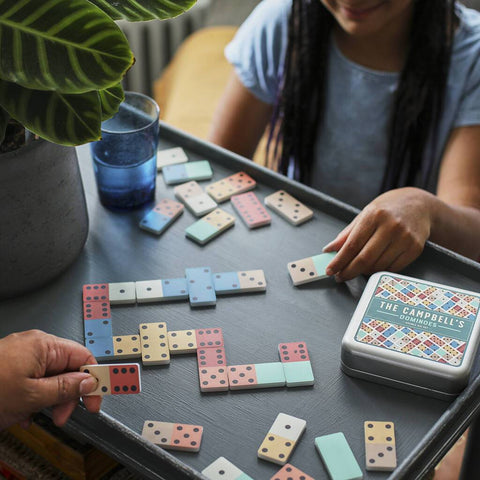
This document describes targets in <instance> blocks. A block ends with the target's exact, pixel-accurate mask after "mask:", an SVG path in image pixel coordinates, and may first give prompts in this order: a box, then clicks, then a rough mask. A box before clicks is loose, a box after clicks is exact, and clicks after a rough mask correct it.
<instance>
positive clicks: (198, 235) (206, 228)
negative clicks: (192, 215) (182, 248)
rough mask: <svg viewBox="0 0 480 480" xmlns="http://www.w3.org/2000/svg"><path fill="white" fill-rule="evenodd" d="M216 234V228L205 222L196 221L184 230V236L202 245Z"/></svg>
mask: <svg viewBox="0 0 480 480" xmlns="http://www.w3.org/2000/svg"><path fill="white" fill-rule="evenodd" d="M217 233H218V228H216V227H214V226H213V225H212V224H211V223H208V222H206V221H205V220H198V221H196V222H195V223H193V224H192V225H190V226H189V227H187V228H186V229H185V235H187V237H189V238H191V239H192V240H195V241H196V242H198V243H200V244H201V245H203V244H204V243H207V242H208V241H209V240H210V239H211V238H212V237H214V236H215V235H216V234H217Z"/></svg>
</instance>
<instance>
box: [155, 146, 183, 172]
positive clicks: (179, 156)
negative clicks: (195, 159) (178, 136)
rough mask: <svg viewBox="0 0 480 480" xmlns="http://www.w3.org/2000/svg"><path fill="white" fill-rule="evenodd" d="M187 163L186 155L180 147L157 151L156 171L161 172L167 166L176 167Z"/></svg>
mask: <svg viewBox="0 0 480 480" xmlns="http://www.w3.org/2000/svg"><path fill="white" fill-rule="evenodd" d="M185 162H188V157H187V154H186V153H185V150H183V148H181V147H175V148H167V149H165V150H158V151H157V171H159V172H160V171H161V170H162V168H163V167H166V166H167V165H177V164H179V163H185Z"/></svg>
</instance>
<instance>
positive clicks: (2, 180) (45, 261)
mask: <svg viewBox="0 0 480 480" xmlns="http://www.w3.org/2000/svg"><path fill="white" fill-rule="evenodd" d="M87 234H88V215H87V207H86V203H85V195H84V192H83V185H82V180H81V177H80V170H79V168H78V161H77V154H76V151H75V149H74V148H73V147H63V146H60V145H55V144H53V143H50V142H47V141H45V140H36V141H33V142H30V143H29V144H28V145H26V146H25V147H22V148H20V149H18V150H16V151H14V152H10V153H6V154H3V155H0V299H5V298H9V297H13V296H15V295H19V294H21V293H25V292H27V291H30V290H33V289H35V288H38V287H40V286H42V285H44V284H45V283H47V282H49V281H50V280H52V279H53V278H55V277H56V276H57V275H59V274H60V273H62V272H63V271H64V270H65V269H66V268H67V267H68V266H69V265H70V264H71V263H72V262H73V261H74V260H75V259H76V258H77V257H78V255H79V254H80V252H81V250H82V248H83V246H84V244H85V241H86V240H87Z"/></svg>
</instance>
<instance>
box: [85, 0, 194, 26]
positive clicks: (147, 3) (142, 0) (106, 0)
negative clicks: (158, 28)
mask: <svg viewBox="0 0 480 480" xmlns="http://www.w3.org/2000/svg"><path fill="white" fill-rule="evenodd" d="M90 1H91V2H92V3H94V4H95V5H98V6H99V7H100V8H101V9H102V10H104V11H105V12H106V13H108V15H109V16H110V17H112V18H114V19H115V20H120V19H123V20H129V21H131V22H138V21H140V20H153V19H159V20H165V19H167V18H172V17H176V16H177V15H180V14H181V13H183V12H185V11H186V10H188V9H189V8H190V7H192V6H193V5H194V4H195V3H196V1H197V0H90Z"/></svg>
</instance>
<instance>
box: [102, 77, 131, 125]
mask: <svg viewBox="0 0 480 480" xmlns="http://www.w3.org/2000/svg"><path fill="white" fill-rule="evenodd" d="M98 95H99V96H100V103H101V105H102V122H103V121H104V120H108V119H109V118H112V117H113V116H114V115H115V114H116V113H117V112H118V107H119V106H120V104H121V103H122V102H123V100H124V99H125V94H124V93H123V87H122V84H121V83H118V84H117V85H115V86H113V87H110V88H106V89H105V90H99V92H98Z"/></svg>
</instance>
